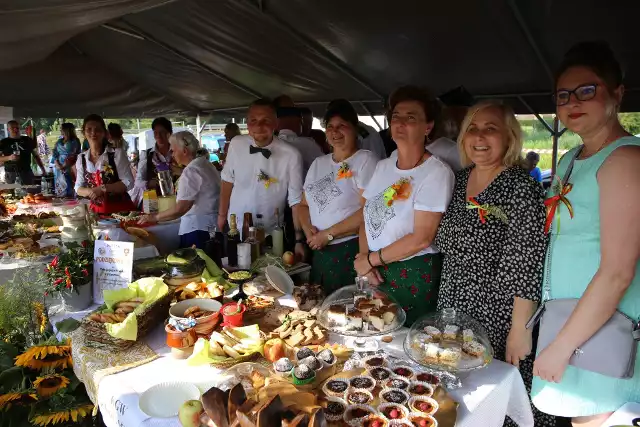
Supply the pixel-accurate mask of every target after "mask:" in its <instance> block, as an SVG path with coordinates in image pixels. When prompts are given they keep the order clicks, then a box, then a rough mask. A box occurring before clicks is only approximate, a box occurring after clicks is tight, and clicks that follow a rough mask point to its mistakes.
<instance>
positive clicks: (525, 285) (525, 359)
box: [427, 102, 555, 427]
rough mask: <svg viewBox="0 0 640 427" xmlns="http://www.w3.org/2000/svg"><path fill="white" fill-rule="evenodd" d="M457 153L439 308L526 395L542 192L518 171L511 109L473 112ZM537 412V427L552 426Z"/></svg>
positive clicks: (491, 105)
mask: <svg viewBox="0 0 640 427" xmlns="http://www.w3.org/2000/svg"><path fill="white" fill-rule="evenodd" d="M458 146H459V148H460V157H461V159H462V162H463V165H464V166H465V168H464V169H462V170H460V171H459V172H458V173H457V174H456V185H455V187H454V190H453V197H452V199H451V203H450V204H449V207H448V208H447V210H446V212H445V214H444V217H443V218H442V221H441V222H440V228H439V229H438V234H437V236H436V240H435V244H436V246H437V247H438V248H439V249H440V251H441V252H442V253H443V254H444V262H443V267H442V279H441V282H440V295H439V296H438V309H439V310H442V309H444V308H455V309H456V310H457V311H461V312H464V313H465V314H468V315H470V316H471V317H473V318H474V319H476V320H478V321H479V322H480V323H481V324H482V325H484V327H485V328H486V330H487V333H488V335H489V340H490V342H491V346H492V347H493V351H494V354H495V358H496V359H498V360H502V361H505V362H507V363H510V364H512V365H514V366H515V367H516V368H519V369H520V374H521V375H522V378H523V380H524V382H525V385H526V387H527V389H530V387H531V380H532V369H533V354H532V352H531V347H532V330H531V329H527V328H526V327H525V325H526V323H527V321H528V320H529V318H530V317H531V315H532V314H533V313H534V311H535V310H536V307H537V303H538V301H539V300H540V281H541V279H542V268H543V265H544V254H545V247H546V245H545V242H546V239H545V236H544V222H545V207H544V193H543V190H542V187H541V186H539V185H537V184H535V183H534V182H533V180H531V179H530V178H529V176H528V172H527V171H526V170H525V169H524V168H523V167H522V158H521V154H520V153H521V151H522V131H521V129H520V124H519V123H518V120H517V118H516V116H515V114H513V111H512V110H511V108H509V107H508V106H506V105H503V104H500V103H497V102H482V103H480V104H477V105H475V106H473V107H471V109H470V110H469V112H468V114H467V117H466V118H465V120H464V122H463V124H462V128H461V132H460V137H459V138H458ZM427 148H428V146H427ZM474 207H475V208H474ZM534 413H535V419H536V423H535V425H536V426H540V427H544V426H553V425H555V420H554V418H553V417H550V416H548V415H545V414H542V413H541V412H537V411H534ZM505 425H507V426H512V425H515V424H514V423H513V422H512V421H511V420H510V419H509V420H507V422H506V423H505Z"/></svg>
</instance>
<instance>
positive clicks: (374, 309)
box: [317, 278, 407, 351]
mask: <svg viewBox="0 0 640 427" xmlns="http://www.w3.org/2000/svg"><path fill="white" fill-rule="evenodd" d="M317 318H318V321H319V322H320V324H321V325H322V326H323V327H324V328H326V329H327V330H329V331H331V332H334V333H336V334H339V335H344V336H347V337H355V338H356V340H355V341H354V343H353V344H354V347H356V349H357V350H358V351H370V350H372V348H371V347H374V348H373V349H374V350H375V349H377V346H378V343H377V341H375V340H369V341H367V340H366V338H368V337H373V336H377V335H383V334H390V333H392V332H394V331H396V330H398V329H399V328H401V327H402V326H403V325H404V322H405V320H406V318H407V315H406V313H405V312H404V310H403V309H402V307H400V305H399V304H398V303H397V302H396V301H395V300H394V299H393V297H391V296H390V295H388V294H386V293H384V292H382V291H380V290H378V289H374V288H371V287H369V284H368V281H367V280H366V278H357V279H356V285H351V286H345V287H343V288H340V289H338V290H337V291H335V292H334V293H332V294H331V295H329V296H328V297H327V298H326V299H325V300H324V303H323V304H322V306H321V307H320V310H319V312H318V317H317ZM364 347H366V348H364Z"/></svg>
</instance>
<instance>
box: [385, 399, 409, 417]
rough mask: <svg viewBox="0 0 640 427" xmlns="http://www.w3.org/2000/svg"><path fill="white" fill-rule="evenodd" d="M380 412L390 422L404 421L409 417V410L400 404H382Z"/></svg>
mask: <svg viewBox="0 0 640 427" xmlns="http://www.w3.org/2000/svg"><path fill="white" fill-rule="evenodd" d="M378 412H380V413H381V414H382V415H384V416H385V417H386V418H387V419H388V420H389V421H393V420H403V419H406V418H407V416H408V415H409V409H407V407H406V406H404V405H401V404H399V403H382V404H380V405H378Z"/></svg>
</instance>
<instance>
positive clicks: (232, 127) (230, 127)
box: [222, 123, 242, 156]
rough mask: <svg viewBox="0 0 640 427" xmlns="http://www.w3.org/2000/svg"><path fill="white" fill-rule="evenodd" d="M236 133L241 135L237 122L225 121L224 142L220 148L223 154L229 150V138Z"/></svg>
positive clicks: (233, 136)
mask: <svg viewBox="0 0 640 427" xmlns="http://www.w3.org/2000/svg"><path fill="white" fill-rule="evenodd" d="M238 135H242V132H240V127H238V124H237V123H227V125H226V126H225V127H224V139H225V143H224V148H223V149H222V151H223V153H224V154H225V156H226V155H227V153H228V152H229V144H231V140H232V139H233V138H235V137H236V136H238Z"/></svg>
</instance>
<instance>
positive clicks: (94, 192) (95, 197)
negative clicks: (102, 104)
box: [75, 114, 135, 214]
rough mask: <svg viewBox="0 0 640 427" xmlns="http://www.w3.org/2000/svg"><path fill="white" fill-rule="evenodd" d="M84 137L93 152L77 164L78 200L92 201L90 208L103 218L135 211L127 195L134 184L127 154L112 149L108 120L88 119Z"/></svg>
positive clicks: (80, 157)
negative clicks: (108, 215)
mask: <svg viewBox="0 0 640 427" xmlns="http://www.w3.org/2000/svg"><path fill="white" fill-rule="evenodd" d="M82 133H83V134H84V136H85V137H86V138H87V140H88V141H89V149H88V150H87V151H84V152H82V153H81V154H80V155H79V156H78V160H77V161H76V170H77V174H78V176H77V178H76V185H75V190H76V193H77V194H78V196H81V197H86V198H88V199H90V200H91V204H90V205H89V208H90V209H91V210H92V211H93V212H96V213H99V214H112V213H115V212H122V211H132V210H135V206H134V205H133V203H132V202H131V199H130V198H129V194H128V193H127V191H129V190H131V189H132V188H133V183H134V181H133V176H132V175H131V168H130V167H129V162H128V161H127V154H126V153H125V152H124V151H123V150H122V149H121V148H113V147H111V146H109V141H108V140H107V126H106V124H105V123H104V119H103V118H102V117H101V116H99V115H97V114H90V115H88V116H87V117H85V119H84V122H83V124H82Z"/></svg>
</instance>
